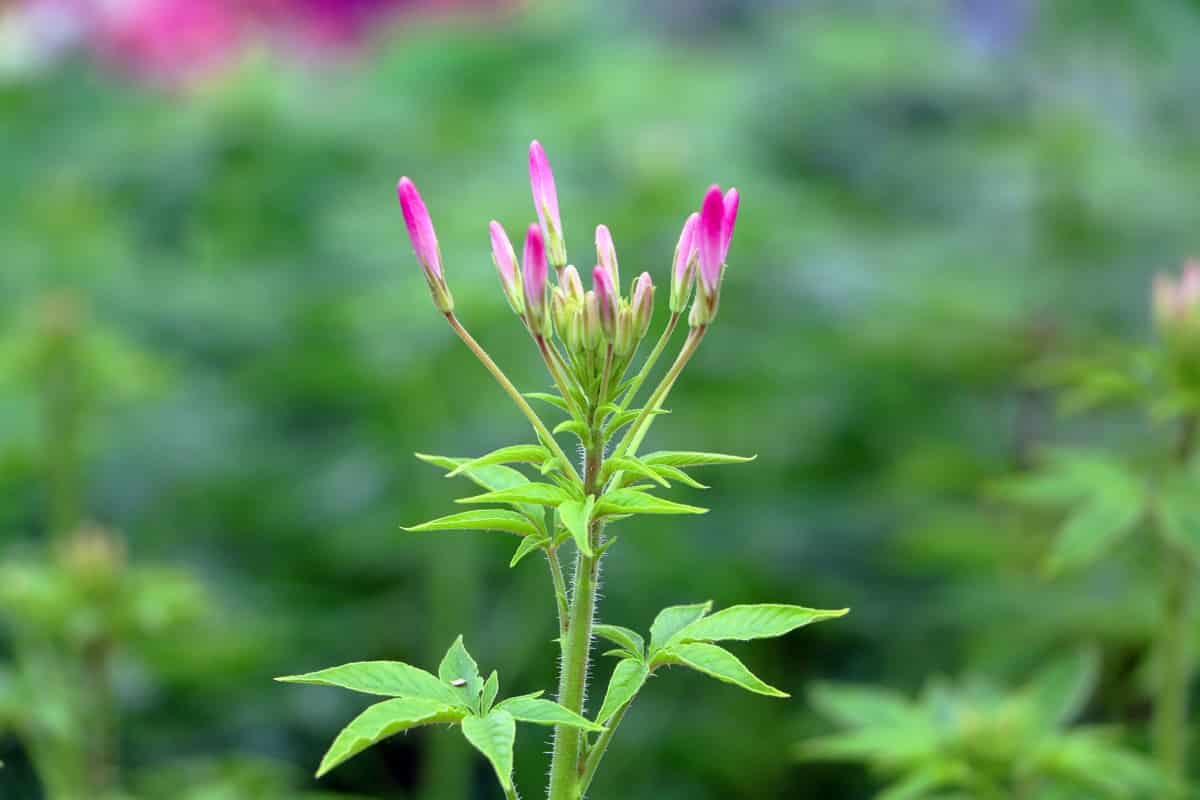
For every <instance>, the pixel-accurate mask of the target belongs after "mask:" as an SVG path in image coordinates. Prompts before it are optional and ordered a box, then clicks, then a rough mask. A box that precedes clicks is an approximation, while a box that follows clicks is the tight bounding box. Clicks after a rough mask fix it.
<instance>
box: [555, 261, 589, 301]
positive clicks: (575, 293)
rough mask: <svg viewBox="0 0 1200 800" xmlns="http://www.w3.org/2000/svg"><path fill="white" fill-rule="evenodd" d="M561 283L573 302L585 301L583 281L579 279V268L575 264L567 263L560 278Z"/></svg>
mask: <svg viewBox="0 0 1200 800" xmlns="http://www.w3.org/2000/svg"><path fill="white" fill-rule="evenodd" d="M559 285H560V286H562V288H563V291H565V292H566V293H567V299H568V300H570V301H571V302H572V303H582V302H583V281H582V280H580V279H579V270H577V269H575V267H574V266H573V265H567V268H566V269H564V270H563V272H562V278H561V279H560V280H559Z"/></svg>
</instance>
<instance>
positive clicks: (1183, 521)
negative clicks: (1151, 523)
mask: <svg viewBox="0 0 1200 800" xmlns="http://www.w3.org/2000/svg"><path fill="white" fill-rule="evenodd" d="M1157 503H1158V510H1159V513H1160V515H1161V517H1162V521H1163V530H1164V531H1165V532H1166V534H1167V536H1169V537H1170V538H1171V540H1172V541H1174V542H1175V543H1176V544H1177V545H1179V546H1180V547H1182V548H1184V549H1185V550H1187V551H1189V552H1190V553H1192V556H1193V557H1194V558H1197V559H1200V478H1198V477H1197V475H1196V474H1195V473H1193V472H1191V471H1186V472H1184V471H1179V472H1175V473H1174V474H1172V475H1171V476H1170V477H1168V478H1167V480H1166V481H1165V482H1164V483H1163V487H1162V489H1161V491H1160V492H1159V496H1158V498H1157Z"/></svg>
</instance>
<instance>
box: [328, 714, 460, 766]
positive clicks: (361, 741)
mask: <svg viewBox="0 0 1200 800" xmlns="http://www.w3.org/2000/svg"><path fill="white" fill-rule="evenodd" d="M464 713H465V712H463V711H462V710H461V709H454V708H450V707H449V706H444V705H442V704H440V703H435V702H433V701H431V700H423V699H419V698H415V697H402V698H398V699H395V700H384V701H383V702H382V703H376V704H375V705H373V706H371V707H370V708H368V709H367V710H366V711H364V712H363V713H361V714H359V715H358V716H357V717H355V718H354V720H352V721H351V722H350V724H349V725H347V726H346V727H345V728H343V729H342V731H341V733H339V734H338V735H337V738H336V739H334V740H333V744H332V745H330V746H329V750H328V752H326V753H325V757H324V758H322V759H321V766H320V767H319V768H318V769H317V777H318V778H320V777H321V776H322V775H325V774H326V773H327V772H329V771H330V770H331V769H333V768H334V767H336V766H337V765H338V764H341V763H342V762H344V761H346V760H347V759H349V758H351V757H353V756H355V755H358V754H359V753H361V752H362V751H363V750H366V749H367V748H368V747H370V746H371V745H373V744H375V743H376V742H379V741H382V740H383V739H386V738H387V737H389V736H393V735H395V734H397V733H400V732H401V731H406V730H408V729H409V728H415V727H417V726H418V725H432V724H434V723H441V722H458V721H459V720H461V719H463V716H464Z"/></svg>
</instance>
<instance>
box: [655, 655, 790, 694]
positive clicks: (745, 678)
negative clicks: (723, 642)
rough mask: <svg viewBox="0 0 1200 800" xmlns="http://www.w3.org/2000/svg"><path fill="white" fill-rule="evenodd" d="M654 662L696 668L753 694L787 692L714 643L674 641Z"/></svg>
mask: <svg viewBox="0 0 1200 800" xmlns="http://www.w3.org/2000/svg"><path fill="white" fill-rule="evenodd" d="M655 662H656V663H659V664H681V665H683V666H685V667H691V668H692V669H694V670H696V671H697V672H703V673H704V674H705V675H708V676H709V677H712V678H716V679H717V680H719V681H724V682H725V683H732V684H733V685H734V686H740V687H741V688H743V689H745V690H746V691H748V692H754V693H755V694H764V695H767V696H768V697H788V694H787V692H782V691H780V690H779V689H776V688H775V687H774V686H771V685H770V684H767V683H765V682H764V681H762V680H761V679H760V678H759V677H758V676H757V675H755V674H754V673H753V672H751V671H750V670H749V669H748V668H747V667H746V665H745V664H743V663H742V662H741V661H739V660H738V658H737V656H735V655H734V654H733V653H731V652H729V651H728V650H726V649H724V648H722V647H718V646H717V645H715V644H706V643H703V642H691V643H684V644H675V645H672V646H671V647H668V648H667V649H666V650H664V651H663V652H662V653H661V654H660V655H659V657H658V658H656V659H655Z"/></svg>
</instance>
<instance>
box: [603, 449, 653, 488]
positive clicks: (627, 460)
mask: <svg viewBox="0 0 1200 800" xmlns="http://www.w3.org/2000/svg"><path fill="white" fill-rule="evenodd" d="M622 470H623V471H625V472H632V473H634V474H635V475H641V476H642V477H645V478H649V479H650V480H652V481H654V482H655V483H657V484H658V485H659V486H670V484H669V483H667V481H666V479H665V478H663V477H662V475H660V474H658V472H657V471H655V470H654V469H652V468H651V467H650V466H648V465H647V464H645V463H643V462H642V461H641V459H639V458H636V457H634V456H621V457H619V458H610V459H608V460H607V461H605V462H604V469H603V470H601V472H600V479H601V480H607V479H608V476H609V475H612V474H613V473H614V472H619V471H622Z"/></svg>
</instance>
